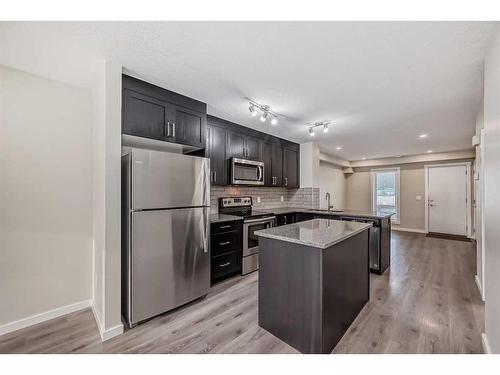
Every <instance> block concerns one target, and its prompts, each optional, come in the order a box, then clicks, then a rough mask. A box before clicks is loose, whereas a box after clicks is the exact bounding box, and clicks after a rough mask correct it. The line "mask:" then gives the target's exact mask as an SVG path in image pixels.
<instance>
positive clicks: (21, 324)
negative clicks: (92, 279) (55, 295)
mask: <svg viewBox="0 0 500 375" xmlns="http://www.w3.org/2000/svg"><path fill="white" fill-rule="evenodd" d="M91 306H92V301H90V300H88V301H81V302H77V303H73V304H71V305H67V306H62V307H58V308H57V309H53V310H49V311H45V312H43V313H40V314H36V315H32V316H29V317H27V318H23V319H19V320H16V321H14V322H11V323H7V324H3V325H1V326H0V335H5V334H7V333H10V332H14V331H17V330H18V329H22V328H26V327H30V326H32V325H35V324H38V323H42V322H45V321H47V320H51V319H54V318H58V317H60V316H63V315H66V314H70V313H72V312H75V311H79V310H83V309H86V308H89V307H91Z"/></svg>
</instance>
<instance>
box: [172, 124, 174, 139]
mask: <svg viewBox="0 0 500 375" xmlns="http://www.w3.org/2000/svg"><path fill="white" fill-rule="evenodd" d="M172 137H174V138H175V122H173V123H172Z"/></svg>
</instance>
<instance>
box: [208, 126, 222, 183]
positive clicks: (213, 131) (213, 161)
mask: <svg viewBox="0 0 500 375" xmlns="http://www.w3.org/2000/svg"><path fill="white" fill-rule="evenodd" d="M208 137H209V139H208V142H207V145H208V157H209V158H210V181H211V182H212V184H214V185H227V169H226V164H227V163H226V143H227V136H226V130H225V129H222V128H219V127H217V126H211V127H210V128H209V129H208Z"/></svg>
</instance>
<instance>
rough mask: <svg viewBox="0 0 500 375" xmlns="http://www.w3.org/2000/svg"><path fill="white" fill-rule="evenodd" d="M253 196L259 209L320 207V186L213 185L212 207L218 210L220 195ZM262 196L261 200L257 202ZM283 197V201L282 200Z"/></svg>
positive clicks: (255, 206) (214, 210) (211, 193)
mask: <svg viewBox="0 0 500 375" xmlns="http://www.w3.org/2000/svg"><path fill="white" fill-rule="evenodd" d="M234 196H251V197H252V202H253V207H254V208H257V209H259V208H260V209H265V208H274V207H285V206H286V207H300V208H319V188H301V189H285V188H280V187H254V186H212V187H211V188H210V208H211V211H212V213H216V212H217V211H218V199H219V197H234ZM257 197H260V202H257ZM282 197H283V201H281V199H282Z"/></svg>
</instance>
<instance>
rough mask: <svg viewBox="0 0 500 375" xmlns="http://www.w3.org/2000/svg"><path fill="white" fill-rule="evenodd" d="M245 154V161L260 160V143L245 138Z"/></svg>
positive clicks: (254, 139)
mask: <svg viewBox="0 0 500 375" xmlns="http://www.w3.org/2000/svg"><path fill="white" fill-rule="evenodd" d="M245 154H246V158H247V159H251V160H260V141H259V140H258V139H257V138H254V137H250V136H247V137H246V139H245Z"/></svg>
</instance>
